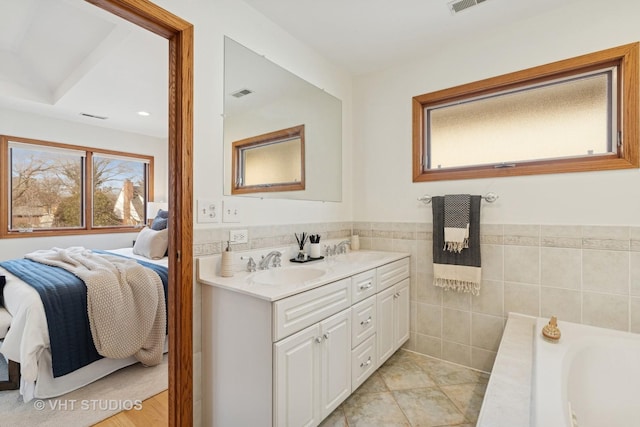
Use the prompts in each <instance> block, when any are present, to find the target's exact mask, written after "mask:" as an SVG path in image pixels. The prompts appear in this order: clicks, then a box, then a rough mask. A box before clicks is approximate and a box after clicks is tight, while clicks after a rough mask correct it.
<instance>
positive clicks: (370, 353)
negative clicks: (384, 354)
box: [351, 334, 377, 393]
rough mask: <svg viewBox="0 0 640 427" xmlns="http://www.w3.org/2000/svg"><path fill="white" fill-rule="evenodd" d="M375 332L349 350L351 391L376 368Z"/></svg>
mask: <svg viewBox="0 0 640 427" xmlns="http://www.w3.org/2000/svg"><path fill="white" fill-rule="evenodd" d="M376 360H377V357H376V334H373V335H371V336H370V337H369V338H367V339H366V340H365V341H364V342H363V343H362V344H360V345H359V346H358V347H356V348H354V349H353V350H352V351H351V392H352V393H353V392H354V391H355V390H356V389H357V388H358V387H360V386H361V385H362V383H363V382H365V380H366V379H367V378H369V376H370V375H371V374H372V373H373V372H374V371H375V370H376Z"/></svg>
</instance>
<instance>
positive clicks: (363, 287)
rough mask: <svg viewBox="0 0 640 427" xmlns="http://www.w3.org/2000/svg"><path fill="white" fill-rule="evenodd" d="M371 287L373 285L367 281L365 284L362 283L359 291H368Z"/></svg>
mask: <svg viewBox="0 0 640 427" xmlns="http://www.w3.org/2000/svg"><path fill="white" fill-rule="evenodd" d="M371 286H373V284H372V283H371V281H368V282H367V283H363V284H361V285H360V290H361V291H364V290H366V289H370V288H371Z"/></svg>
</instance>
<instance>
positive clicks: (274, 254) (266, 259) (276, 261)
mask: <svg viewBox="0 0 640 427" xmlns="http://www.w3.org/2000/svg"><path fill="white" fill-rule="evenodd" d="M281 256H282V252H279V251H271V252H269V253H268V254H267V255H266V256H264V255H263V256H262V259H261V260H260V264H258V268H259V269H260V270H268V269H269V263H270V262H271V259H272V258H273V266H274V267H280V257H281Z"/></svg>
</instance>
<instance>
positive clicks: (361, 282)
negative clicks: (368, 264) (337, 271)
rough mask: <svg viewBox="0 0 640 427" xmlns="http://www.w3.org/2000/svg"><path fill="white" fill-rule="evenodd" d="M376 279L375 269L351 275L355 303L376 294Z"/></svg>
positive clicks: (352, 294) (352, 296) (352, 295)
mask: <svg viewBox="0 0 640 427" xmlns="http://www.w3.org/2000/svg"><path fill="white" fill-rule="evenodd" d="M376 279H377V276H376V270H375V269H372V270H369V271H365V272H364V273H360V274H356V275H355V276H352V277H351V298H352V299H353V303H354V304H355V303H356V302H358V301H362V300H363V299H365V298H368V297H369V296H371V295H375V294H376V292H377V288H378V287H377V286H376V281H377V280H376Z"/></svg>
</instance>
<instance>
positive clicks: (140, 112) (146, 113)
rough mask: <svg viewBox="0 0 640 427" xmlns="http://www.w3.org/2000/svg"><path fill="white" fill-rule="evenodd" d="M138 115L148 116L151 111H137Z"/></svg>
mask: <svg viewBox="0 0 640 427" xmlns="http://www.w3.org/2000/svg"><path fill="white" fill-rule="evenodd" d="M138 115H139V116H143V117H148V116H150V115H151V113H148V112H146V111H138Z"/></svg>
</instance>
